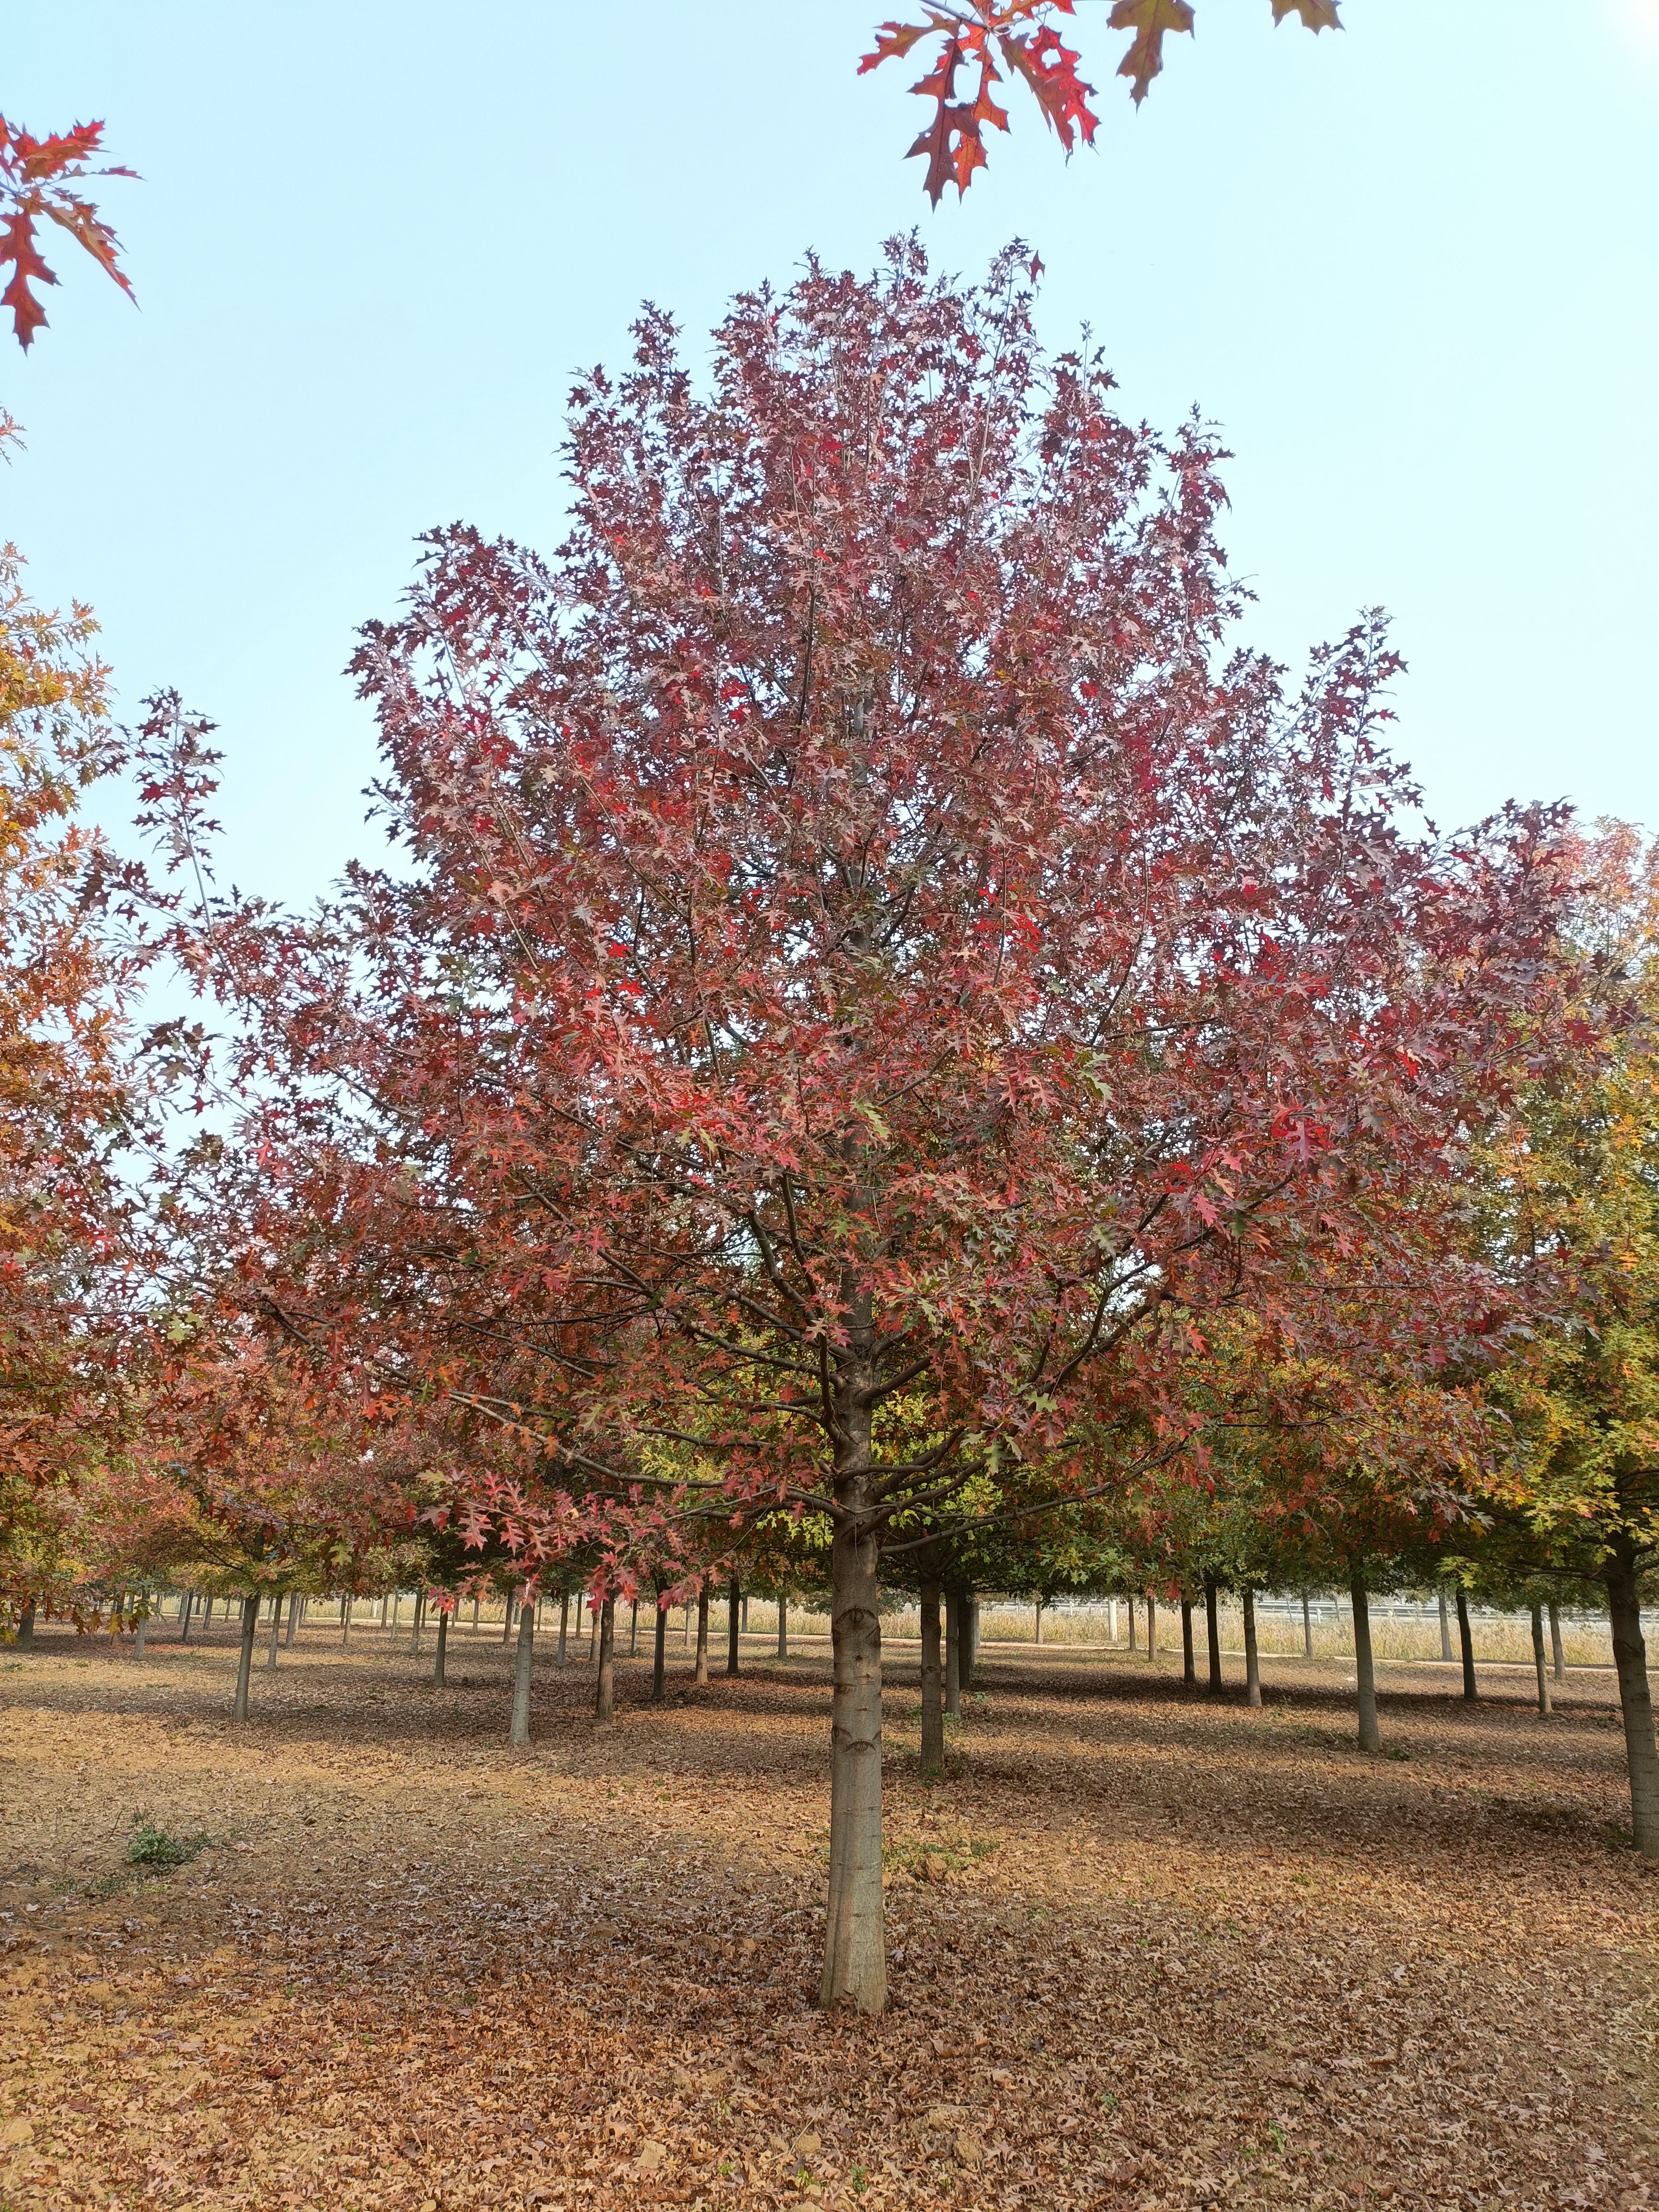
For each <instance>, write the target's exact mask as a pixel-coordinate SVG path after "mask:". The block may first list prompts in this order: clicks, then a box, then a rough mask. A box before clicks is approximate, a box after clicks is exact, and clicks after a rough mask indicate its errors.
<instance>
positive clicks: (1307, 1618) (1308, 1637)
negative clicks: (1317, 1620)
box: [1302, 1590, 1313, 1659]
mask: <svg viewBox="0 0 1659 2212" xmlns="http://www.w3.org/2000/svg"><path fill="white" fill-rule="evenodd" d="M1302 1656H1303V1657H1304V1659H1311V1658H1312V1657H1313V1614H1312V1613H1311V1612H1310V1609H1309V1606H1308V1593H1307V1591H1306V1590H1304V1591H1303V1593H1302Z"/></svg>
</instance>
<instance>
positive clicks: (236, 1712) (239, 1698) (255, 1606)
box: [230, 1596, 259, 1721]
mask: <svg viewBox="0 0 1659 2212" xmlns="http://www.w3.org/2000/svg"><path fill="white" fill-rule="evenodd" d="M258 1625H259V1601H258V1597H257V1596H254V1597H245V1598H244V1599H243V1600H242V1649H241V1656H240V1659H239V1660H238V1662H237V1666H236V1698H235V1702H234V1704H233V1705H232V1706H231V1709H230V1717H231V1718H232V1720H234V1721H245V1720H246V1718H247V1686H248V1684H249V1682H250V1681H251V1680H252V1676H253V1634H254V1631H255V1630H256V1629H257V1628H258Z"/></svg>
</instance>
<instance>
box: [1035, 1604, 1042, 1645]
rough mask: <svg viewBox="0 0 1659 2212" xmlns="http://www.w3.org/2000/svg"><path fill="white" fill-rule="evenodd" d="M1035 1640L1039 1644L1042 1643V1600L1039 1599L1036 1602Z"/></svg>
mask: <svg viewBox="0 0 1659 2212" xmlns="http://www.w3.org/2000/svg"><path fill="white" fill-rule="evenodd" d="M1036 1640H1037V1642H1038V1643H1039V1644H1041V1643H1042V1599H1041V1598H1039V1599H1038V1600H1037V1601H1036Z"/></svg>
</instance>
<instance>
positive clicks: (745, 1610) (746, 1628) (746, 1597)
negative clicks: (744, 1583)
mask: <svg viewBox="0 0 1659 2212" xmlns="http://www.w3.org/2000/svg"><path fill="white" fill-rule="evenodd" d="M743 1632H744V1635H745V1636H747V1635H748V1633H749V1594H748V1592H747V1591H746V1590H745V1591H744V1599H743Z"/></svg>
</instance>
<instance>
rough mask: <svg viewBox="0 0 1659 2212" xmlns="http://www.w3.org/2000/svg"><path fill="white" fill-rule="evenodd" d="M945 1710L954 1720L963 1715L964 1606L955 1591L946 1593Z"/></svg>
mask: <svg viewBox="0 0 1659 2212" xmlns="http://www.w3.org/2000/svg"><path fill="white" fill-rule="evenodd" d="M945 1711H946V1713H947V1714H948V1715H949V1716H950V1717H951V1719H952V1720H957V1719H959V1718H960V1717H961V1714H962V1606H961V1601H960V1600H959V1599H958V1597H957V1593H956V1591H955V1590H946V1591H945Z"/></svg>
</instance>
